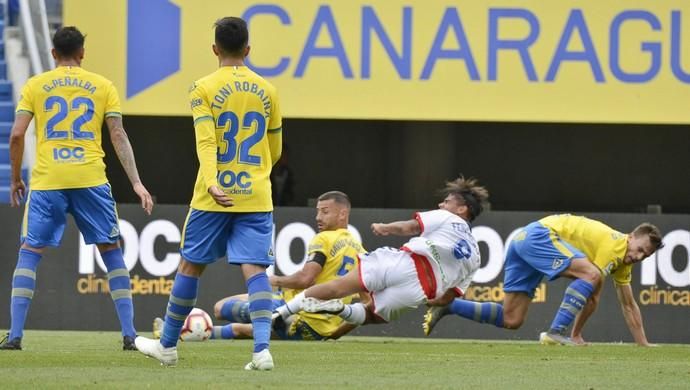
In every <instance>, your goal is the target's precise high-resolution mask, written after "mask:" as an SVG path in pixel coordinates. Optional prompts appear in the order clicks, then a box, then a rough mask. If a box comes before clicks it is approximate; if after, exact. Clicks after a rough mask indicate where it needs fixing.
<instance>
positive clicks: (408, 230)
mask: <svg viewBox="0 0 690 390" xmlns="http://www.w3.org/2000/svg"><path fill="white" fill-rule="evenodd" d="M371 231H372V232H374V234H376V235H377V236H387V235H389V234H392V235H394V236H414V235H417V234H420V233H421V232H422V229H421V228H420V227H419V222H417V220H416V219H410V220H409V221H396V222H391V223H372V224H371Z"/></svg>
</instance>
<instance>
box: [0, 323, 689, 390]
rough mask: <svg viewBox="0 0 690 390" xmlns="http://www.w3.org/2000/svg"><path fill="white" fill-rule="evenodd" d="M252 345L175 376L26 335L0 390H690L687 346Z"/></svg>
mask: <svg viewBox="0 0 690 390" xmlns="http://www.w3.org/2000/svg"><path fill="white" fill-rule="evenodd" d="M251 347H252V342H251V341H250V340H241V341H239V340H238V341H207V342H201V343H181V344H180V346H179V348H178V352H179V356H180V361H179V363H178V365H177V367H174V368H165V367H162V366H160V365H159V363H158V362H157V361H155V360H153V359H148V358H146V357H144V356H143V355H141V354H140V353H138V352H136V351H132V352H124V351H122V350H121V345H120V337H119V334H117V333H114V332H62V331H28V332H26V334H25V336H24V350H23V351H0V388H2V389H11V388H21V389H26V388H66V389H73V388H81V387H98V388H123V389H125V388H168V389H169V388H187V389H190V388H224V389H227V388H232V389H236V388H280V389H305V388H348V389H357V388H361V389H365V388H367V389H380V388H396V389H403V388H404V389H408V388H415V389H441V388H454V389H458V388H462V389H468V388H480V389H494V388H505V389H519V388H523V389H532V390H533V389H623V388H626V389H634V388H639V389H650V388H654V389H687V388H689V387H690V346H688V345H661V346H658V347H656V348H640V347H636V346H634V345H629V344H593V345H590V346H587V347H578V348H568V347H547V346H541V345H538V344H537V343H536V342H504V341H494V342H490V341H471V340H447V339H406V338H372V337H345V338H343V339H342V340H340V341H328V342H286V341H273V342H272V344H271V352H272V354H273V357H274V360H275V363H276V368H275V370H274V371H271V372H247V371H244V370H243V366H244V364H245V363H247V362H248V361H249V359H250V356H251V355H250V352H251Z"/></svg>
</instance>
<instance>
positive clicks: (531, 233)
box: [503, 222, 586, 297]
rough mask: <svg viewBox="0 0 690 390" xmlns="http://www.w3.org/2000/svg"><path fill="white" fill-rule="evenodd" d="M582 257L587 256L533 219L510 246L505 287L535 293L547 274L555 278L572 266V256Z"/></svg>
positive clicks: (507, 289)
mask: <svg viewBox="0 0 690 390" xmlns="http://www.w3.org/2000/svg"><path fill="white" fill-rule="evenodd" d="M582 257H586V256H585V255H584V254H583V253H582V252H580V251H579V250H578V249H576V248H575V247H573V246H572V245H570V244H568V243H567V242H565V241H563V240H561V239H560V238H559V237H558V235H557V234H556V233H555V232H553V231H551V230H550V229H548V228H547V227H545V226H544V225H542V224H541V223H539V222H532V223H530V224H529V225H527V226H526V227H525V228H524V229H523V230H522V232H520V233H518V234H517V235H516V236H515V238H514V239H513V241H511V242H510V245H509V246H508V253H506V261H505V275H504V281H503V291H505V292H526V293H527V294H529V296H531V297H534V291H535V289H536V288H537V286H538V285H539V283H540V282H541V279H542V278H543V277H544V276H546V277H548V278H549V281H551V280H554V279H556V278H558V275H559V274H560V273H561V272H563V271H564V270H565V269H567V268H568V267H569V266H570V262H571V261H572V259H575V258H582Z"/></svg>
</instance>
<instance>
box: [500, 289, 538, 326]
mask: <svg viewBox="0 0 690 390" xmlns="http://www.w3.org/2000/svg"><path fill="white" fill-rule="evenodd" d="M505 294H506V295H505V298H504V299H503V327H504V328H506V329H519V328H520V327H521V326H522V324H523V322H525V318H527V310H528V309H529V305H530V303H532V298H531V297H530V296H529V295H527V293H524V292H506V293H505Z"/></svg>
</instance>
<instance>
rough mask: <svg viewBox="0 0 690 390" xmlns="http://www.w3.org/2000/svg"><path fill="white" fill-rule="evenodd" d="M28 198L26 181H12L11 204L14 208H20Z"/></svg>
mask: <svg viewBox="0 0 690 390" xmlns="http://www.w3.org/2000/svg"><path fill="white" fill-rule="evenodd" d="M24 196H26V184H24V180H22V179H19V180H18V181H14V180H13V181H12V184H11V185H10V202H11V203H12V207H19V206H20V205H21V203H22V201H23V200H24Z"/></svg>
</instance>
